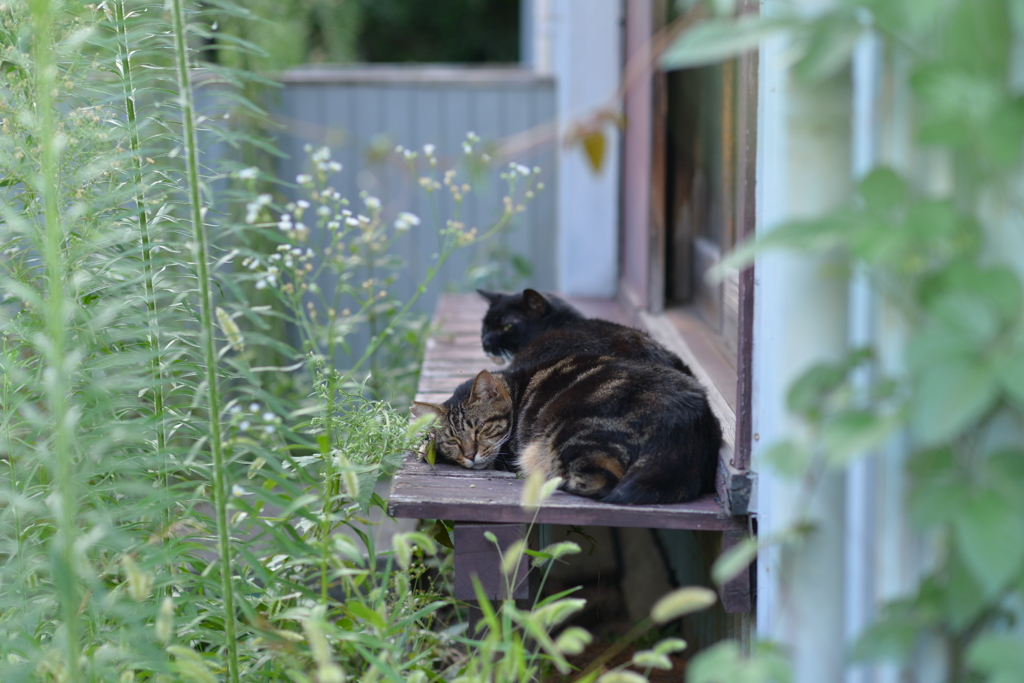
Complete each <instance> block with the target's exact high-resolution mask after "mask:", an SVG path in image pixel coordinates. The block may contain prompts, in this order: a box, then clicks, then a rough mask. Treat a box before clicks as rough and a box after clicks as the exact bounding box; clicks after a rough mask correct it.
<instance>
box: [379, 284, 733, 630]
mask: <svg viewBox="0 0 1024 683" xmlns="http://www.w3.org/2000/svg"><path fill="white" fill-rule="evenodd" d="M570 301H571V303H573V304H574V305H575V306H577V307H578V308H579V309H580V310H582V311H583V312H584V314H586V315H588V316H591V317H600V318H605V319H607V320H614V321H616V322H623V316H622V315H621V313H619V309H618V306H617V305H616V304H615V303H614V302H611V301H605V300H586V299H583V300H579V299H570ZM485 310H486V305H485V302H484V301H483V300H482V299H480V297H478V296H476V295H475V294H473V295H469V294H447V295H444V296H442V297H441V298H440V300H439V301H438V305H437V309H436V311H435V314H434V321H433V322H434V330H435V331H434V333H433V335H432V336H431V338H430V339H429V340H428V342H427V349H426V353H425V356H424V360H423V367H422V372H421V374H420V382H419V388H418V393H417V396H416V400H418V401H427V402H430V403H442V402H443V401H444V400H445V399H447V398H448V397H450V396H451V394H452V392H453V391H454V390H455V388H456V387H457V386H458V385H459V384H461V383H462V382H464V381H466V380H467V379H471V378H473V377H474V376H475V375H476V374H477V373H478V372H479V371H480V370H481V369H484V368H486V369H488V370H492V371H493V370H498V369H500V367H499V366H495V365H494V364H493V363H492V362H491V361H490V360H489V359H488V358H487V356H486V355H484V353H483V350H482V349H481V347H480V323H481V320H482V319H483V315H484V311H485ZM523 484H524V480H522V479H519V478H517V477H516V475H515V474H514V473H512V472H498V471H494V470H467V469H464V468H461V467H456V466H453V465H447V464H442V463H437V464H435V465H434V466H433V467H431V466H430V465H429V464H427V463H426V462H423V461H421V460H419V459H418V458H417V457H416V456H414V455H410V456H408V457H407V458H406V460H405V462H404V463H403V465H402V468H401V469H400V470H399V472H398V473H397V474H396V475H395V478H394V480H393V482H392V485H391V493H390V497H389V499H388V512H389V513H390V514H391V515H392V516H393V517H399V518H401V517H412V518H417V519H444V520H453V521H454V522H455V523H456V524H455V536H454V538H453V543H454V546H455V574H456V576H455V597H456V598H457V599H460V600H473V599H475V597H476V595H475V593H474V590H473V586H472V576H473V575H474V574H475V575H477V576H478V577H479V579H480V581H481V583H482V584H483V587H484V590H485V592H486V594H487V595H488V597H491V598H506V597H511V598H526V597H528V595H529V585H528V583H527V582H525V581H523V582H520V584H519V585H518V586H516V587H515V589H514V590H513V592H512V595H507V589H506V587H505V585H504V583H505V582H504V580H503V578H502V576H501V569H500V565H499V564H498V563H499V556H498V554H497V551H496V549H495V548H494V545H493V543H491V542H490V541H488V540H486V539H485V537H484V534H485V533H486V532H488V531H490V532H491V533H493V534H495V536H497V538H498V541H499V544H500V545H501V546H502V547H503V548H504V547H507V546H508V545H510V544H511V543H513V542H514V541H515V540H516V539H518V538H521V537H522V536H523V534H524V533H525V530H526V527H527V526H528V525H529V524H531V523H533V522H535V523H538V524H567V525H579V526H609V527H640V528H648V529H688V530H695V531H710V532H721V533H722V534H723V537H722V547H723V549H727V548H729V547H731V546H732V545H734V544H736V543H738V542H739V541H740V540H742V539H743V538H744V537H745V536H746V535H747V519H746V517H742V516H731V515H729V514H727V513H726V511H725V510H724V509H723V508H722V506H721V505H720V504H719V502H718V500H717V497H716V495H714V494H708V495H706V496H704V497H703V498H700V499H698V500H695V501H693V502H690V503H682V504H677V505H608V504H606V503H600V502H597V501H593V500H590V499H587V498H581V497H580V496H574V495H571V494H568V493H564V492H562V491H556V492H555V493H554V494H553V495H552V496H551V497H550V498H549V499H548V500H547V501H545V503H544V504H543V505H542V506H541V508H540V510H539V511H537V512H536V513H534V512H529V511H527V510H525V509H523V508H522V507H521V505H520V500H521V496H522V487H523ZM526 559H527V558H526V556H525V555H524V557H523V563H524V566H523V568H522V570H521V571H520V572H519V574H518V575H519V576H525V575H526V573H527V572H526V571H525V563H526ZM719 593H720V596H721V599H722V604H723V607H724V608H725V610H726V611H727V612H731V613H736V612H749V611H750V609H751V600H752V597H751V590H750V579H749V573H748V572H743V573H741V575H740V576H738V577H737V578H736V579H734V580H733V581H732V582H730V583H728V584H726V585H725V586H723V587H722V588H721V589H720V591H719Z"/></svg>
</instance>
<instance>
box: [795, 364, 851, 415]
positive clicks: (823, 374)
mask: <svg viewBox="0 0 1024 683" xmlns="http://www.w3.org/2000/svg"><path fill="white" fill-rule="evenodd" d="M846 373H847V368H846V367H845V366H842V365H833V364H828V363H822V364H820V365H815V366H814V367H812V368H811V369H810V370H808V371H806V372H805V373H804V374H802V375H801V376H800V377H798V378H797V380H796V381H795V382H793V384H792V385H791V386H790V388H789V391H788V392H787V394H786V403H787V405H788V406H789V409H790V410H792V411H793V412H794V413H798V414H800V415H806V416H812V417H813V416H816V415H817V414H818V412H819V410H820V408H821V403H822V400H823V399H824V398H825V396H826V394H829V393H831V392H832V391H833V390H834V389H836V388H837V387H838V386H839V385H841V384H842V383H843V382H844V381H846Z"/></svg>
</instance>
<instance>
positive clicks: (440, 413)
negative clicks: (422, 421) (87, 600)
mask: <svg viewBox="0 0 1024 683" xmlns="http://www.w3.org/2000/svg"><path fill="white" fill-rule="evenodd" d="M445 412H446V411H445V409H444V406H438V405H434V404H433V403H420V402H419V401H413V402H412V416H413V417H423V416H424V415H435V416H436V417H437V418H438V419H441V418H443V417H444V414H445Z"/></svg>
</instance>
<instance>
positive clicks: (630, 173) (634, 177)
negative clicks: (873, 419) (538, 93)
mask: <svg viewBox="0 0 1024 683" xmlns="http://www.w3.org/2000/svg"><path fill="white" fill-rule="evenodd" d="M740 11H741V12H742V13H744V14H749V13H756V12H757V11H758V5H757V3H756V2H755V0H743V1H742V3H741V7H740ZM665 16H667V13H666V3H665V0H650V1H649V2H629V3H626V17H625V40H624V47H625V55H624V56H625V60H626V61H627V62H629V61H630V60H634V59H635V60H642V59H644V58H645V57H644V51H649V50H650V45H651V36H652V35H654V33H655V32H656V31H657V30H658V29H659V28H660V26H659V21H663V19H664V17H665ZM650 61H653V60H650ZM757 72H758V57H757V53H756V51H755V52H749V53H747V54H745V55H743V56H741V57H740V58H739V59H738V60H736V62H735V67H734V70H733V75H732V79H731V80H732V87H734V88H736V89H737V90H736V99H735V101H736V107H735V110H734V111H733V115H734V116H735V121H734V122H732V124H731V125H732V127H733V129H734V130H735V137H734V139H733V144H734V145H735V147H734V150H735V163H734V164H733V165H732V167H731V168H730V169H729V174H730V177H729V181H730V182H729V184H728V189H729V195H730V196H729V203H730V204H731V206H730V207H729V208H730V213H731V215H730V219H731V220H732V221H733V230H734V231H735V235H736V241H737V242H742V241H743V240H745V239H748V238H749V237H751V236H752V235H753V233H754V226H755V186H756V185H755V184H756V149H757V138H756V135H757ZM667 106H668V97H667V78H666V74H665V73H664V72H660V71H656V70H654V69H653V68H649V69H648V70H647V73H645V74H644V75H643V76H642V77H640V78H636V79H635V80H634V81H633V82H632V83H631V84H629V87H628V88H627V89H626V94H625V102H624V110H625V115H626V122H627V125H626V131H625V134H624V135H623V143H622V144H623V150H622V156H621V158H622V160H623V166H624V167H623V172H622V210H621V217H622V223H621V229H622V235H621V239H620V245H621V247H622V253H621V264H620V278H619V302H620V305H621V306H622V308H623V310H624V311H625V312H626V313H627V315H630V316H631V317H632V318H633V323H634V324H636V325H637V326H639V327H643V328H645V329H647V330H648V331H649V332H651V334H652V335H653V336H654V337H655V338H656V339H658V340H659V341H661V342H662V343H663V344H665V345H666V346H667V347H668V348H670V349H671V350H673V351H675V352H676V353H677V354H678V355H679V356H680V357H682V358H683V360H684V361H685V362H686V363H687V364H688V365H690V367H691V368H693V370H694V373H695V374H696V375H697V378H698V379H699V380H700V381H701V382H702V383H703V384H704V385H705V386H706V387H707V388H708V393H709V399H710V401H711V403H712V407H713V409H714V410H715V412H716V414H717V415H718V417H719V420H720V421H721V423H722V427H723V436H724V439H725V442H726V444H727V448H726V449H723V454H722V458H721V462H720V463H719V477H718V493H719V497H720V499H721V501H722V504H723V505H724V506H725V507H726V509H727V510H728V511H729V512H731V513H732V514H747V513H749V512H751V500H752V498H754V492H753V487H754V484H755V478H754V475H753V474H752V473H751V471H750V453H751V445H752V420H751V417H752V416H751V378H752V372H751V363H752V359H753V313H754V298H753V297H754V271H753V267H750V268H747V269H745V270H743V271H741V272H739V273H738V274H737V275H736V279H735V291H736V296H737V305H736V337H735V353H732V352H731V351H730V349H728V348H727V345H726V344H725V343H724V342H723V341H722V340H721V338H720V337H719V336H718V334H717V332H716V331H714V330H712V329H710V328H709V327H708V326H707V325H706V324H704V323H703V321H702V320H701V319H700V317H699V316H698V315H696V314H695V313H694V312H693V310H692V308H686V307H684V308H681V309H670V310H667V311H666V309H665V303H666V302H665V278H666V264H665V255H666V249H667V239H666V229H667V201H666V198H667V191H668V188H667V171H668V169H667V134H666V123H667V113H668V112H667Z"/></svg>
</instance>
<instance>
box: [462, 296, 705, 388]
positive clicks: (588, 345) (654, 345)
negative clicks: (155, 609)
mask: <svg viewBox="0 0 1024 683" xmlns="http://www.w3.org/2000/svg"><path fill="white" fill-rule="evenodd" d="M477 292H478V293H479V294H480V296H482V297H484V298H485V299H487V301H488V302H489V303H490V306H489V307H488V308H487V313H486V314H485V315H484V321H483V328H482V330H481V333H480V337H481V342H482V344H483V347H484V352H485V353H487V355H489V356H490V357H491V358H493V359H494V360H495V361H498V362H500V361H501V360H511V361H513V363H514V364H515V365H534V364H537V363H545V362H547V361H551V360H555V359H558V358H562V357H564V356H568V355H593V356H613V357H615V358H629V359H633V360H641V361H646V362H650V363H655V364H657V365H665V366H668V367H671V368H675V369H676V370H678V371H679V372H682V373H683V374H685V375H689V376H691V377H692V376H693V372H692V371H691V370H690V368H689V367H688V366H687V365H686V363H684V362H683V361H682V359H681V358H679V356H677V355H676V354H674V353H672V352H671V351H669V350H668V349H666V348H665V347H664V346H662V345H661V344H659V343H658V342H656V341H654V339H652V338H651V336H650V335H648V334H647V333H645V332H642V331H640V330H638V329H636V328H633V327H627V326H625V325H619V324H618V323H613V322H610V321H608V320H601V319H599V318H587V317H585V316H584V315H583V314H582V313H580V311H579V310H577V309H576V308H574V307H573V306H571V305H569V304H568V303H566V302H565V301H563V300H562V299H560V298H558V297H557V296H555V295H553V294H546V295H545V294H541V293H540V292H538V291H536V290H533V289H524V290H523V291H522V292H521V293H516V294H501V293H496V292H487V291H484V290H482V289H478V290H477Z"/></svg>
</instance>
